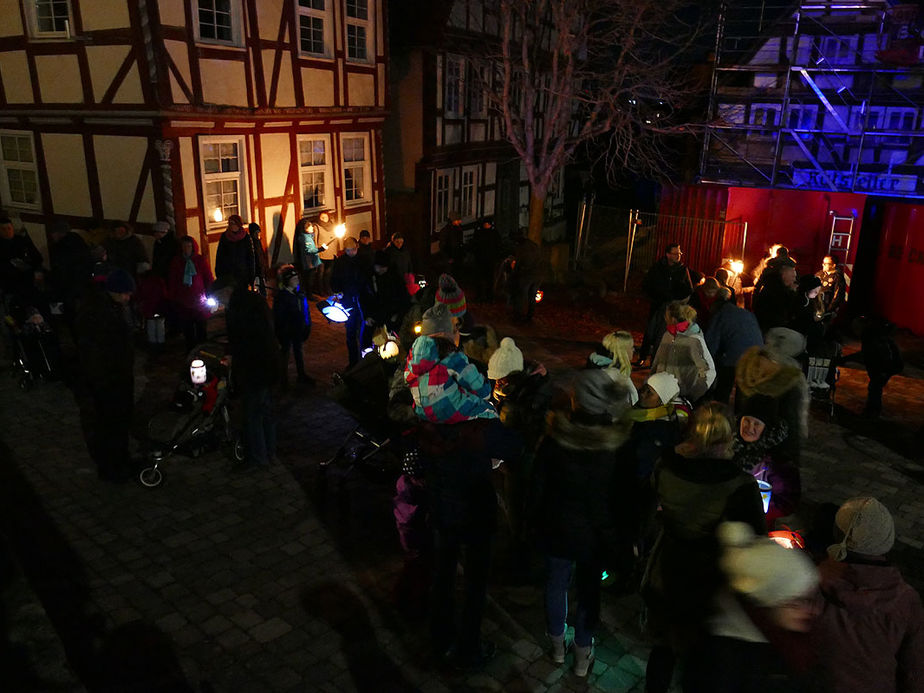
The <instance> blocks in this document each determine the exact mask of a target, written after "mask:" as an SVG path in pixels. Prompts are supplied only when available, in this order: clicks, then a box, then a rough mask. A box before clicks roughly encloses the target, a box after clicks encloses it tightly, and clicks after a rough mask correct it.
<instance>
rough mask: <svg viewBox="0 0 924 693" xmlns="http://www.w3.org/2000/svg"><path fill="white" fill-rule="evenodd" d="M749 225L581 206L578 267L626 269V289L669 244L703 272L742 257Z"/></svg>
mask: <svg viewBox="0 0 924 693" xmlns="http://www.w3.org/2000/svg"><path fill="white" fill-rule="evenodd" d="M747 228H748V225H747V222H746V221H721V220H716V219H695V218H692V217H680V216H672V215H667V214H657V213H654V212H642V211H640V210H637V209H618V208H615V207H606V206H603V205H596V204H593V203H589V204H585V205H582V207H581V210H580V213H579V216H578V233H577V238H576V242H575V247H574V257H573V260H574V265H575V267H577V268H582V267H587V266H594V265H596V266H601V265H603V266H612V267H616V266H618V267H621V268H622V270H623V276H622V289H623V291H625V290H626V289H627V287H628V285H629V277H630V275H632V274H638V273H644V272H646V271H647V270H648V268H649V267H651V265H652V264H654V263H655V262H656V261H657V260H658V258H660V257H661V256H662V255H664V251H665V249H666V248H667V244H668V243H679V244H680V247H681V249H682V250H683V253H684V263H685V264H686V265H687V266H688V267H690V268H692V269H695V270H697V271H699V272H702V273H704V274H707V275H708V274H712V272H713V271H714V270H715V269H716V268H717V267H719V266H721V264H722V261H723V259H725V258H730V259H740V258H742V257H743V256H744V249H745V246H746V244H747Z"/></svg>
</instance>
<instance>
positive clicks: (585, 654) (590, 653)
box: [574, 640, 594, 678]
mask: <svg viewBox="0 0 924 693" xmlns="http://www.w3.org/2000/svg"><path fill="white" fill-rule="evenodd" d="M593 663H594V643H593V640H591V641H590V645H588V646H587V647H577V646H575V648H574V674H575V675H576V676H580V677H581V678H584V677H585V676H587V672H589V671H590V668H591V667H592V666H593Z"/></svg>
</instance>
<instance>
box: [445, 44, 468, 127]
mask: <svg viewBox="0 0 924 693" xmlns="http://www.w3.org/2000/svg"><path fill="white" fill-rule="evenodd" d="M464 68H465V63H464V62H463V61H462V59H461V58H453V57H451V56H449V57H447V58H446V74H445V78H444V81H445V87H446V96H445V99H444V100H443V111H444V112H445V114H446V115H447V116H455V117H460V116H461V115H462V94H463V93H464V86H465V80H463V79H462V73H463V70H464Z"/></svg>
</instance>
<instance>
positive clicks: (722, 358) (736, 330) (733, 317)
mask: <svg viewBox="0 0 924 693" xmlns="http://www.w3.org/2000/svg"><path fill="white" fill-rule="evenodd" d="M763 343H764V337H763V335H762V334H761V331H760V326H759V325H758V324H757V318H756V317H754V314H753V313H751V312H750V311H747V310H744V308H739V307H738V306H736V305H735V304H734V303H731V302H730V301H726V302H725V304H724V305H723V306H722V307H721V308H719V310H718V311H716V313H715V315H713V316H712V320H710V322H709V329H708V330H706V346H707V347H709V353H711V354H712V359H713V360H714V361H715V363H716V366H718V367H726V368H727V367H729V366H734V365H735V364H736V363H738V359H740V358H741V355H742V354H743V353H744V352H745V351H747V350H748V349H750V348H751V347H752V346H762V345H763Z"/></svg>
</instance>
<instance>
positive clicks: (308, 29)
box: [295, 0, 332, 58]
mask: <svg viewBox="0 0 924 693" xmlns="http://www.w3.org/2000/svg"><path fill="white" fill-rule="evenodd" d="M331 2H332V0H298V4H297V5H296V8H295V9H296V12H297V13H298V40H299V47H300V48H301V52H302V53H309V54H311V55H319V56H323V57H325V58H329V57H331V51H330V40H329V35H330V26H331V21H332V20H331V16H330V12H331V7H330V3H331Z"/></svg>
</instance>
